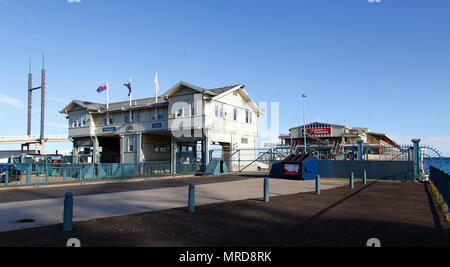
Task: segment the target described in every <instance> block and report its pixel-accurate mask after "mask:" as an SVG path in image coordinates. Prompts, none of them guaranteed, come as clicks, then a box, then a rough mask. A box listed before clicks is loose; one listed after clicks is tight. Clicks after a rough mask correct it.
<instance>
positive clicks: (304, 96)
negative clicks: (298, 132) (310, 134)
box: [302, 94, 306, 154]
mask: <svg viewBox="0 0 450 267" xmlns="http://www.w3.org/2000/svg"><path fill="white" fill-rule="evenodd" d="M302 98H303V142H304V147H305V154H306V119H305V100H306V95H305V94H302Z"/></svg>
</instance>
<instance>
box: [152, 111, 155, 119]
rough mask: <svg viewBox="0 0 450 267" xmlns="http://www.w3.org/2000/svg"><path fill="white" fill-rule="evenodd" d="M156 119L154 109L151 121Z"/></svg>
mask: <svg viewBox="0 0 450 267" xmlns="http://www.w3.org/2000/svg"><path fill="white" fill-rule="evenodd" d="M154 120H156V110H155V112H153V113H152V121H154Z"/></svg>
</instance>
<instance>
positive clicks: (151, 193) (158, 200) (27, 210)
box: [0, 179, 348, 232]
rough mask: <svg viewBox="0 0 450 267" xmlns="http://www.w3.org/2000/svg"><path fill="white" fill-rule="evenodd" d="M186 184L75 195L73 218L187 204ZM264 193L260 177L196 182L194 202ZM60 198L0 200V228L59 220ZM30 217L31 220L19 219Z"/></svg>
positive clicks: (299, 187)
mask: <svg viewBox="0 0 450 267" xmlns="http://www.w3.org/2000/svg"><path fill="white" fill-rule="evenodd" d="M314 183H315V182H314V181H298V180H282V179H270V196H280V195H290V194H296V193H302V192H311V191H314V190H315V184H314ZM347 183H348V181H346V180H325V179H323V180H322V183H321V189H322V190H327V189H331V188H335V187H340V186H344V185H346V184H347ZM187 196H188V187H187V186H179V187H169V188H159V189H149V190H139V191H126V192H115V193H107V194H94V195H83V196H77V195H75V196H74V221H76V222H78V221H87V220H93V219H100V218H107V217H114V216H120V215H128V214H136V213H144V212H149V211H157V210H164V209H172V208H182V207H186V206H187ZM262 197H263V180H262V179H248V180H240V181H231V182H220V183H210V184H201V185H197V186H196V205H206V204H212V203H220V202H227V201H236V200H245V199H252V198H262ZM62 214H63V199H62V198H51V199H38V200H30V201H20V202H10V203H1V204H0V232H6V231H12V230H18V229H27V228H34V227H40V226H46V225H54V224H60V223H62ZM23 219H32V220H34V221H33V222H30V223H20V222H19V221H20V220H23Z"/></svg>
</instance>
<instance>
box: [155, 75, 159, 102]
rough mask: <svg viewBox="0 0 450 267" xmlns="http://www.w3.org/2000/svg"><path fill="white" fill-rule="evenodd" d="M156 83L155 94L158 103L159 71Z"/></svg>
mask: <svg viewBox="0 0 450 267" xmlns="http://www.w3.org/2000/svg"><path fill="white" fill-rule="evenodd" d="M155 84H156V95H155V96H156V103H158V92H159V83H158V73H156V77H155Z"/></svg>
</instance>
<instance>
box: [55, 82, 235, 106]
mask: <svg viewBox="0 0 450 267" xmlns="http://www.w3.org/2000/svg"><path fill="white" fill-rule="evenodd" d="M183 86H184V87H188V88H190V89H192V90H195V91H198V92H200V93H203V94H208V95H210V96H212V97H214V96H219V95H221V94H224V93H226V92H228V91H231V90H233V89H236V88H238V87H240V88H244V86H243V85H240V84H238V85H232V86H228V85H227V86H225V87H221V88H213V89H205V88H202V87H199V86H197V85H193V84H190V83H188V82H185V81H180V82H178V83H177V84H176V85H175V86H173V87H172V88H171V89H170V90H168V91H167V92H165V93H164V94H163V96H161V97H158V103H156V97H148V98H142V99H136V100H132V101H131V109H139V108H142V107H160V106H166V105H168V103H169V102H168V101H167V97H169V96H171V95H172V94H174V93H175V92H176V91H178V90H179V89H181V88H182V87H183ZM75 105H78V106H81V107H82V108H85V109H87V110H89V111H93V112H98V113H103V112H105V111H106V104H100V103H95V102H89V101H83V100H73V101H72V102H71V103H70V104H69V105H67V106H66V107H65V108H64V109H63V110H61V111H60V113H63V114H67V113H68V112H69V111H70V110H71V109H72V108H74V107H75ZM122 109H127V110H129V109H130V102H129V101H122V102H113V103H109V111H120V110H122Z"/></svg>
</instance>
